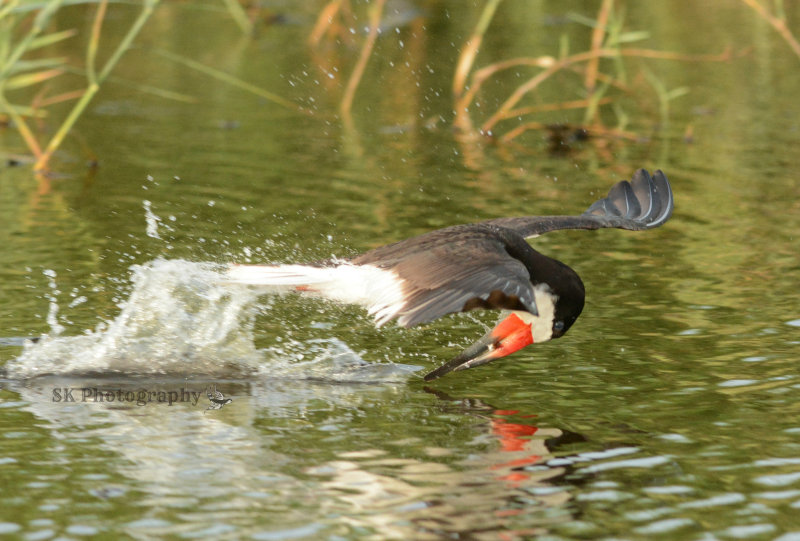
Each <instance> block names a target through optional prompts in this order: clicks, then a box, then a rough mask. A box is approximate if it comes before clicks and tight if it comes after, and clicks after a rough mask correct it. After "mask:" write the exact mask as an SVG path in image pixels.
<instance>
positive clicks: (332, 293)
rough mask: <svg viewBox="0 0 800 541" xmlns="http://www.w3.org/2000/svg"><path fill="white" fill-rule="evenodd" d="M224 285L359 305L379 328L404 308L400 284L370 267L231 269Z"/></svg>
mask: <svg viewBox="0 0 800 541" xmlns="http://www.w3.org/2000/svg"><path fill="white" fill-rule="evenodd" d="M224 281H226V282H229V283H235V284H242V285H249V286H256V287H257V288H258V289H259V290H261V291H263V292H264V293H284V292H291V291H297V292H300V293H305V294H309V295H313V296H318V297H324V298H326V299H330V300H334V301H339V302H346V303H353V304H358V305H360V306H363V307H365V308H367V310H368V311H369V313H370V315H372V316H373V317H374V318H375V320H376V323H377V324H378V325H383V324H384V323H386V322H387V321H389V320H390V319H392V318H394V317H397V316H398V315H399V313H400V311H401V310H402V308H403V306H404V304H405V301H404V299H403V290H402V280H400V279H399V278H398V277H397V275H395V274H394V273H393V272H391V271H386V270H383V269H378V268H376V267H373V266H371V265H353V264H350V263H340V264H337V265H335V266H331V267H312V266H307V265H231V266H230V267H228V271H227V272H226V273H225V278H224ZM401 324H403V323H402V322H401Z"/></svg>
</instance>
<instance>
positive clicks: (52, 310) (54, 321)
mask: <svg viewBox="0 0 800 541" xmlns="http://www.w3.org/2000/svg"><path fill="white" fill-rule="evenodd" d="M42 274H44V275H45V276H47V286H48V287H49V288H50V294H49V295H47V300H48V301H49V303H48V307H47V319H46V321H47V324H48V325H50V331H51V332H52V333H53V335H54V336H58V335H59V334H61V333H62V332H64V326H63V325H62V324H61V323H59V322H58V295H59V293H61V292H60V291H59V290H58V286H57V285H56V271H54V270H50V269H45V270H44V271H42Z"/></svg>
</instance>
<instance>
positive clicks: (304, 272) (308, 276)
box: [225, 265, 336, 292]
mask: <svg viewBox="0 0 800 541" xmlns="http://www.w3.org/2000/svg"><path fill="white" fill-rule="evenodd" d="M335 271H336V269H335V268H322V267H311V266H307V265H230V266H229V267H228V272H226V273H225V281H226V282H231V283H237V284H243V285H250V286H261V287H263V288H264V289H266V290H271V291H275V292H280V291H293V290H299V291H303V290H304V289H306V288H307V287H308V286H314V285H317V286H319V285H322V284H326V283H329V282H331V281H334V280H335V279H336V276H335Z"/></svg>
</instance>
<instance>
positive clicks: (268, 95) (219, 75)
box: [152, 49, 310, 114]
mask: <svg viewBox="0 0 800 541" xmlns="http://www.w3.org/2000/svg"><path fill="white" fill-rule="evenodd" d="M152 51H153V52H154V53H155V54H157V55H159V56H162V57H164V58H166V59H168V60H171V61H173V62H176V63H178V64H182V65H184V66H186V67H187V68H191V69H193V70H195V71H198V72H200V73H203V74H205V75H208V76H209V77H211V78H213V79H217V80H218V81H222V82H223V83H226V84H228V85H230V86H234V87H237V88H240V89H242V90H245V91H247V92H250V93H251V94H255V95H256V96H259V97H261V98H264V99H265V100H268V101H271V102H272V103H275V104H277V105H280V106H281V107H285V108H287V109H291V110H294V111H298V112H301V113H306V114H310V111H308V110H307V109H304V108H303V107H301V106H300V105H298V104H296V103H294V102H292V101H290V100H287V99H286V98H282V97H281V96H279V95H277V94H275V93H274V92H270V91H269V90H264V89H263V88H261V87H258V86H256V85H254V84H251V83H248V82H247V81H243V80H241V79H239V78H238V77H234V76H233V75H231V74H229V73H225V72H224V71H221V70H218V69H216V68H212V67H211V66H207V65H206V64H203V63H202V62H198V61H197V60H193V59H191V58H188V57H186V56H183V55H179V54H177V53H174V52H171V51H167V50H165V49H152Z"/></svg>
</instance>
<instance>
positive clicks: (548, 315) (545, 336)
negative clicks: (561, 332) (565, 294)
mask: <svg viewBox="0 0 800 541" xmlns="http://www.w3.org/2000/svg"><path fill="white" fill-rule="evenodd" d="M533 299H534V300H535V301H536V309H537V310H538V311H539V315H538V316H534V315H533V314H531V313H529V312H523V311H514V313H515V314H517V316H518V317H519V318H520V319H521V320H522V321H524V322H525V323H530V324H531V336H532V337H533V343H534V344H538V343H540V342H547V341H548V340H550V339H551V338H552V337H553V320H554V319H555V317H556V301H557V300H558V295H556V294H555V293H553V291H552V290H551V289H550V286H548V285H547V284H539V285H537V286H536V287H535V288H533Z"/></svg>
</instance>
